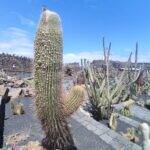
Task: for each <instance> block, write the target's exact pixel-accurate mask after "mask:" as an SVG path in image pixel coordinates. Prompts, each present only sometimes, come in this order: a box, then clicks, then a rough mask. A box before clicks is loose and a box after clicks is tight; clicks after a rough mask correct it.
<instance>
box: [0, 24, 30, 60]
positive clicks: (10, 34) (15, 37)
mask: <svg viewBox="0 0 150 150" xmlns="http://www.w3.org/2000/svg"><path fill="white" fill-rule="evenodd" d="M0 34H1V38H0V53H2V52H4V53H11V54H17V55H20V56H21V55H23V56H27V57H33V42H32V40H31V38H30V34H29V33H28V32H27V31H25V30H22V29H19V28H14V27H10V28H8V29H6V30H5V31H0Z"/></svg>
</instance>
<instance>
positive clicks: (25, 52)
mask: <svg viewBox="0 0 150 150" xmlns="http://www.w3.org/2000/svg"><path fill="white" fill-rule="evenodd" d="M0 35H1V36H0V53H2V52H4V53H9V54H16V55H19V56H27V57H32V58H33V56H34V53H33V40H32V39H31V35H30V33H29V32H27V31H25V30H22V29H20V28H15V27H10V28H7V29H6V30H3V31H0ZM128 55H129V52H125V51H124V52H123V53H122V54H121V55H118V54H117V53H114V52H113V53H111V56H110V58H111V59H112V60H118V61H127V59H128ZM133 57H134V56H133ZM63 58H64V63H68V62H80V60H81V59H87V60H89V61H92V60H98V59H102V58H103V51H102V50H94V51H92V50H89V51H80V52H78V53H74V52H72V53H65V54H64V55H63ZM138 58H139V61H140V62H150V52H146V51H145V52H139V56H138Z"/></svg>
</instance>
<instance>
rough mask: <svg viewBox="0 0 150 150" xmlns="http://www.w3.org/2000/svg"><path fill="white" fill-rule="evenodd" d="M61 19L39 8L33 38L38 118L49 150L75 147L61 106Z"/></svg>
mask: <svg viewBox="0 0 150 150" xmlns="http://www.w3.org/2000/svg"><path fill="white" fill-rule="evenodd" d="M62 47H63V41H62V29H61V20H60V18H59V16H58V14H56V13H55V12H51V11H49V10H47V9H44V10H43V11H42V15H41V19H40V23H39V26H38V30H37V34H36V38H35V60H34V63H35V74H34V76H35V90H36V98H35V103H36V108H37V114H38V116H39V118H40V120H41V124H42V127H43V130H44V131H45V135H46V137H45V139H43V141H42V145H43V146H44V147H45V148H46V149H48V150H55V149H61V150H71V149H76V148H75V147H74V142H73V139H72V136H71V134H70V131H69V128H68V126H67V122H66V120H65V117H64V115H63V110H62V108H63V107H62V105H61V98H62V97H61V73H62V49H63V48H62Z"/></svg>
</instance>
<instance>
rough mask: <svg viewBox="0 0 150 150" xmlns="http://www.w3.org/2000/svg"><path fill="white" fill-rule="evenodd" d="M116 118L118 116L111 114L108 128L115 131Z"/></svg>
mask: <svg viewBox="0 0 150 150" xmlns="http://www.w3.org/2000/svg"><path fill="white" fill-rule="evenodd" d="M117 118H118V115H117V114H116V113H115V112H112V113H111V116H110V118H109V127H110V128H111V129H112V130H116V128H117Z"/></svg>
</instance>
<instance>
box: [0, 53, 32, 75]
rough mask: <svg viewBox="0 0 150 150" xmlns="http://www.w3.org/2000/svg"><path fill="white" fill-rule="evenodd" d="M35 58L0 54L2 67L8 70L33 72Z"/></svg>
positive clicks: (0, 65)
mask: <svg viewBox="0 0 150 150" xmlns="http://www.w3.org/2000/svg"><path fill="white" fill-rule="evenodd" d="M32 64H33V60H32V59H30V58H27V57H22V56H21V57H20V56H16V55H10V54H5V53H2V54H0V69H3V70H4V71H5V72H6V73H7V72H28V73H30V72H32V66H33V65H32Z"/></svg>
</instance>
